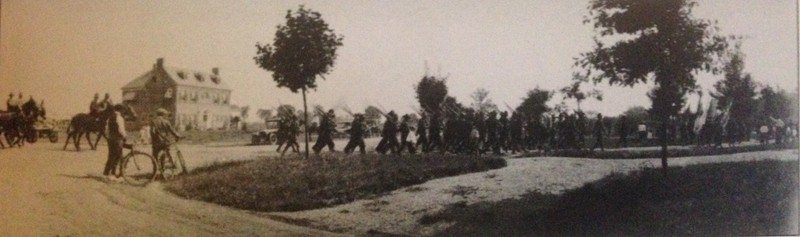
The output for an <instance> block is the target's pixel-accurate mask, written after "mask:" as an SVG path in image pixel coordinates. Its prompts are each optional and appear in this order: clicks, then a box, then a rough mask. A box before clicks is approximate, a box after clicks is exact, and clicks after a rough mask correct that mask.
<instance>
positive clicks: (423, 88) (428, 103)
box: [414, 75, 447, 113]
mask: <svg viewBox="0 0 800 237" xmlns="http://www.w3.org/2000/svg"><path fill="white" fill-rule="evenodd" d="M445 81H446V79H444V78H437V77H434V76H428V75H425V76H424V77H422V80H420V81H419V83H417V85H416V86H414V88H415V90H416V91H417V100H418V101H419V105H420V107H422V110H423V111H426V112H428V113H431V112H440V111H441V109H442V108H441V105H442V102H444V99H445V97H447V85H446V84H445Z"/></svg>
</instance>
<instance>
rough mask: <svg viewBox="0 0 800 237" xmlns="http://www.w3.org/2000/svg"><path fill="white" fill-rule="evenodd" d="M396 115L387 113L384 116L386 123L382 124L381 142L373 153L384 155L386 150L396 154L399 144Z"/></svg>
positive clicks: (392, 112)
mask: <svg viewBox="0 0 800 237" xmlns="http://www.w3.org/2000/svg"><path fill="white" fill-rule="evenodd" d="M397 132H398V128H397V114H395V113H394V111H389V113H388V114H386V122H384V123H383V131H381V137H382V138H381V141H380V142H378V146H377V147H376V148H375V151H377V152H378V153H381V154H386V152H387V150H388V151H391V152H392V153H393V154H397V150H398V149H399V148H400V143H399V142H398V141H397Z"/></svg>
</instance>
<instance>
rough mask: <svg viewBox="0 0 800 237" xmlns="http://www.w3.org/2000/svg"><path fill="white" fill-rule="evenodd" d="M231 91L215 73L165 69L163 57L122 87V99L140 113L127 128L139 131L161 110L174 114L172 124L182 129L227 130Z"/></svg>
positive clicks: (229, 119) (214, 70)
mask: <svg viewBox="0 0 800 237" xmlns="http://www.w3.org/2000/svg"><path fill="white" fill-rule="evenodd" d="M230 98H231V89H230V88H229V87H228V86H227V85H226V84H225V82H224V81H223V80H222V78H221V77H220V75H219V69H218V68H213V69H211V72H204V71H197V70H189V69H181V68H172V67H164V59H163V58H159V59H158V60H156V63H155V64H153V68H152V69H151V70H150V71H147V72H145V73H144V74H142V75H141V76H139V77H137V78H136V79H134V80H133V81H131V82H129V83H128V84H127V85H125V86H123V87H122V100H123V102H124V103H126V104H129V105H131V106H132V107H133V109H134V110H135V111H136V113H137V114H138V116H139V118H138V120H137V121H134V122H131V123H129V124H128V125H127V126H129V128H130V129H131V130H138V129H139V128H141V126H143V125H146V124H147V123H148V122H149V121H150V118H152V116H155V111H156V109H158V108H164V109H166V110H167V111H169V112H170V114H171V117H170V121H171V122H172V124H173V125H175V126H176V128H178V129H179V130H186V129H199V130H207V129H224V128H228V126H229V124H230V121H231V105H230V104H229V102H230Z"/></svg>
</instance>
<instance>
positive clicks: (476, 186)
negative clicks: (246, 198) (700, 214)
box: [269, 150, 798, 236]
mask: <svg viewBox="0 0 800 237" xmlns="http://www.w3.org/2000/svg"><path fill="white" fill-rule="evenodd" d="M761 159H779V160H796V159H798V152H797V150H784V151H768V152H753V153H740V154H733V155H719V156H703V157H684V158H672V159H669V164H670V166H685V165H691V164H701V163H716V162H733V161H746V160H761ZM643 167H660V160H659V159H641V160H595V159H576V158H554V157H539V158H522V159H509V160H508V166H507V167H505V168H502V169H497V170H491V171H487V172H482V173H473V174H467V175H461V176H456V177H448V178H442V179H436V180H431V181H428V182H426V183H424V184H420V185H416V186H412V187H408V188H404V189H401V190H397V191H394V192H392V193H390V194H388V195H385V196H382V197H379V198H375V199H371V200H360V201H356V202H353V203H349V204H343V205H339V206H335V207H331V208H324V209H317V210H310V211H302V212H291V213H270V214H269V215H275V216H280V217H288V218H291V219H295V220H303V221H307V222H308V223H309V224H310V225H311V226H315V227H318V228H324V229H329V230H335V231H344V232H347V233H351V234H356V235H363V234H365V233H368V231H377V232H382V233H392V234H403V235H415V236H416V235H429V234H432V233H434V232H435V231H438V230H441V229H443V228H446V227H447V226H448V223H437V224H434V225H430V226H423V225H420V224H418V220H419V219H420V218H421V217H423V216H424V215H426V214H433V213H436V212H438V211H441V210H443V209H444V208H445V207H447V206H448V205H469V204H473V203H476V202H481V201H500V200H504V199H509V198H519V197H520V196H521V195H523V194H525V193H528V192H531V191H536V192H540V193H551V194H560V193H562V192H564V191H566V190H569V189H573V188H578V187H580V186H582V185H584V184H586V183H589V182H592V181H595V180H598V179H601V178H602V177H604V176H606V175H609V174H611V173H612V172H617V173H628V172H630V171H633V170H638V169H641V168H643Z"/></svg>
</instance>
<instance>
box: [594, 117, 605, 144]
mask: <svg viewBox="0 0 800 237" xmlns="http://www.w3.org/2000/svg"><path fill="white" fill-rule="evenodd" d="M605 130H606V129H605V126H604V125H603V114H597V121H595V122H594V128H593V132H594V139H595V142H594V145H593V146H592V149H591V150H592V151H594V149H595V148H597V147H600V151H605V150H604V149H603V133H605Z"/></svg>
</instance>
